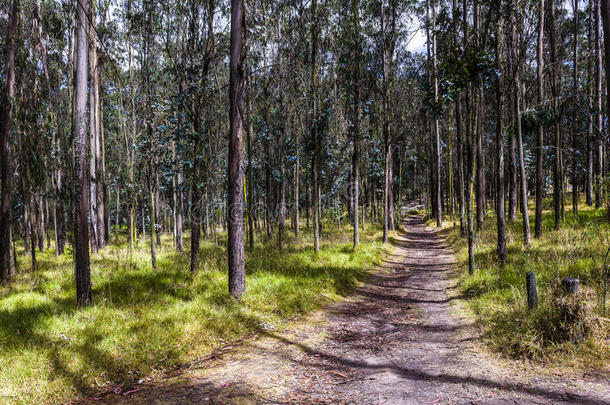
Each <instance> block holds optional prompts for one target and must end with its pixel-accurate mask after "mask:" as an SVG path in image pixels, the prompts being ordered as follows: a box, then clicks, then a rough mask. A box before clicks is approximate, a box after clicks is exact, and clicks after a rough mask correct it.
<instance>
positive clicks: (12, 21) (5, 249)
mask: <svg viewBox="0 0 610 405" xmlns="http://www.w3.org/2000/svg"><path fill="white" fill-rule="evenodd" d="M18 24H19V0H11V9H10V13H9V20H8V32H7V36H6V61H5V63H6V81H5V83H4V92H3V94H2V101H1V102H2V111H3V112H2V122H1V123H0V193H1V194H0V281H3V280H7V279H8V278H9V277H10V275H11V274H10V273H11V238H10V230H11V180H12V179H11V142H12V139H11V132H12V130H13V111H14V108H15V43H16V38H17V26H18Z"/></svg>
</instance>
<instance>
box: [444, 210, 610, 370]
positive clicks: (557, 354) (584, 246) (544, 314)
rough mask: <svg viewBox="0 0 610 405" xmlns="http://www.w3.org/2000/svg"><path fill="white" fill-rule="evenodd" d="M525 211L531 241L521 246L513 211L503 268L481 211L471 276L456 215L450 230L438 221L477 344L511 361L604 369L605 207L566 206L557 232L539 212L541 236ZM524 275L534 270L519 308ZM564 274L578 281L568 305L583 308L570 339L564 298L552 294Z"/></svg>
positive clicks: (490, 220)
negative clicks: (534, 298) (574, 300)
mask: <svg viewBox="0 0 610 405" xmlns="http://www.w3.org/2000/svg"><path fill="white" fill-rule="evenodd" d="M531 208H533V207H530V224H531V230H532V241H531V245H530V246H529V247H528V248H525V247H524V246H523V222H522V219H521V214H520V213H519V216H518V219H517V221H515V222H513V223H510V222H507V234H506V235H507V252H508V256H507V261H506V264H505V265H504V266H503V267H500V266H499V264H498V259H497V255H496V244H497V233H496V231H497V230H496V218H495V216H493V215H492V214H491V212H488V217H487V218H486V220H485V224H484V227H483V229H482V230H481V231H480V232H479V233H478V236H477V244H476V248H475V263H476V271H475V274H474V275H473V276H470V275H468V249H467V241H466V239H465V238H461V237H460V230H459V219H457V220H456V222H457V226H455V227H454V224H453V222H454V221H453V220H451V221H449V222H448V223H446V224H445V228H444V229H443V231H442V232H444V233H445V234H446V235H447V237H448V239H449V240H450V242H452V244H453V246H455V247H456V254H457V259H458V263H459V271H460V275H459V277H460V287H459V288H460V290H461V294H462V295H463V297H465V298H466V299H467V302H468V307H469V308H470V309H471V310H472V312H473V313H474V315H475V317H476V319H477V321H478V324H479V325H480V326H481V328H482V331H483V338H484V340H485V342H486V343H487V344H488V345H489V346H490V347H491V348H492V349H494V350H495V351H498V352H500V353H502V354H504V355H506V356H508V357H512V358H528V359H536V360H540V361H545V362H546V363H547V364H555V365H558V366H559V365H563V366H574V367H593V368H599V369H603V368H608V365H609V364H610V340H609V338H610V321H609V320H608V319H607V318H608V310H607V309H606V312H604V309H603V307H604V305H603V302H602V300H603V298H602V297H603V293H602V289H603V278H604V273H603V259H604V255H605V253H606V251H607V249H608V246H607V245H608V241H609V240H610V239H609V238H608V237H607V236H608V235H610V224H608V222H607V219H606V216H605V211H604V210H596V209H593V208H589V207H586V206H584V204H582V205H581V209H580V215H579V217H578V219H575V218H573V216H572V213H571V207H566V215H565V220H564V222H562V224H561V227H560V229H559V230H554V229H553V225H554V222H553V221H554V219H553V213H552V212H550V211H545V212H544V216H543V220H544V221H543V222H544V227H543V229H544V232H543V236H542V237H541V238H540V239H535V238H534V237H533V236H534V235H533V231H534V216H533V211H532V210H531ZM527 272H534V274H535V275H536V279H537V286H538V297H539V308H538V309H537V310H528V309H527V293H526V289H525V276H526V274H527ZM565 277H575V278H578V279H580V284H581V290H582V294H580V295H579V297H578V299H579V300H581V302H580V303H579V304H578V305H577V306H576V307H574V308H576V310H578V311H584V310H586V311H587V312H586V316H587V318H586V319H583V320H582V321H579V322H581V323H583V322H584V323H586V325H585V324H584V323H583V325H584V326H583V325H580V326H579V325H575V326H574V327H575V328H581V329H582V331H581V332H582V333H581V332H578V333H579V334H580V335H579V336H581V337H583V338H582V339H580V338H579V339H575V338H573V336H572V335H571V334H573V333H574V332H570V331H567V330H566V328H568V325H567V324H566V322H565V319H564V318H565V312H566V307H565V302H563V303H562V301H561V299H562V298H561V296H560V295H558V293H557V291H558V286H559V285H560V282H561V279H563V278H565ZM606 304H607V303H606ZM581 307H582V308H581ZM562 308H563V309H562ZM606 308H608V305H606ZM583 313H584V312H583ZM583 316H584V315H583ZM583 328H584V329H583ZM585 332H586V333H585Z"/></svg>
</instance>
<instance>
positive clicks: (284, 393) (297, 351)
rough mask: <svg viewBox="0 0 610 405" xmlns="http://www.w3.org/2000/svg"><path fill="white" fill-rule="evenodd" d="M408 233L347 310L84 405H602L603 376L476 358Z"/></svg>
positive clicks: (425, 231)
mask: <svg viewBox="0 0 610 405" xmlns="http://www.w3.org/2000/svg"><path fill="white" fill-rule="evenodd" d="M406 227H407V232H406V234H404V235H402V236H400V237H398V238H396V239H395V240H393V241H392V243H393V244H394V245H395V246H396V250H395V252H394V254H392V255H390V256H389V257H387V258H386V260H385V261H384V264H383V266H380V268H379V269H377V270H375V271H374V272H373V274H372V275H371V276H370V277H369V278H368V280H367V282H366V283H365V284H364V285H363V286H362V287H361V288H359V289H358V290H357V292H356V294H355V295H353V296H352V297H350V298H349V299H347V300H345V301H342V302H340V303H335V304H333V305H330V306H329V307H328V308H326V309H325V310H323V311H319V312H317V313H315V314H313V315H312V316H310V317H308V318H307V319H305V320H302V321H300V322H298V323H296V324H293V325H292V326H290V327H289V328H287V329H286V330H282V331H279V332H278V331H273V330H271V331H264V332H261V335H260V336H258V337H255V338H250V339H247V340H245V341H243V342H241V343H240V344H238V345H236V347H233V348H231V349H229V350H226V351H224V352H222V353H220V354H218V355H217V356H214V357H213V358H212V359H209V360H207V361H200V362H194V363H193V364H191V365H190V366H189V367H186V368H183V369H181V370H179V371H176V372H175V373H174V374H173V375H172V374H171V373H170V374H169V375H165V376H164V377H163V378H157V379H154V380H152V381H151V382H148V383H143V384H140V385H138V386H135V387H130V388H121V389H119V390H117V393H116V394H110V395H106V396H104V397H103V398H101V399H98V398H96V400H95V401H93V400H91V403H121V404H192V403H197V404H259V403H273V404H276V403H277V404H312V403H327V404H437V403H438V404H610V382H609V379H608V376H607V375H606V376H604V375H595V374H594V373H593V374H582V373H579V374H574V372H566V371H562V372H557V371H556V370H547V369H545V368H544V367H541V366H537V365H534V364H530V363H524V362H518V361H511V360H506V359H500V358H497V357H495V356H493V355H492V354H490V353H488V352H487V351H486V350H485V349H484V348H482V344H481V341H480V338H479V336H478V335H477V333H476V328H474V327H473V325H472V323H471V322H472V321H471V320H470V319H469V318H468V317H466V316H464V315H461V316H459V317H458V315H456V313H458V312H460V313H463V312H464V311H456V310H455V308H456V307H454V306H452V304H457V307H458V308H459V306H460V305H462V303H461V300H460V297H459V296H458V295H457V293H456V290H455V288H454V287H455V281H454V280H453V277H451V273H452V270H453V269H454V258H453V256H452V254H451V250H450V249H449V247H448V246H447V245H446V244H445V241H444V240H443V239H442V238H441V237H440V236H439V235H438V234H437V233H436V232H435V231H434V230H432V229H429V228H426V227H425V226H424V225H423V224H422V222H421V220H420V219H419V218H415V217H412V218H410V219H409V220H408V221H407V224H406ZM134 390H135V391H134ZM130 391H131V392H130Z"/></svg>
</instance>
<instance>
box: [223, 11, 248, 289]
mask: <svg viewBox="0 0 610 405" xmlns="http://www.w3.org/2000/svg"><path fill="white" fill-rule="evenodd" d="M244 25H245V15H244V4H243V0H232V1H231V54H230V55H231V57H230V89H229V107H230V110H229V116H230V123H231V131H230V135H229V152H228V153H229V167H228V191H227V197H228V199H227V208H228V216H227V218H228V241H227V245H228V246H227V254H228V259H229V260H228V261H229V293H230V294H231V295H232V296H234V297H235V298H238V299H239V298H240V297H242V296H243V295H244V294H245V292H246V271H245V257H244V256H245V253H244V237H243V199H244V195H243V183H244V169H243V162H244V151H243V140H244V139H243V138H244V123H243V111H244V95H243V92H244V89H243V86H244V71H243V59H242V58H243V40H244V31H243V29H244Z"/></svg>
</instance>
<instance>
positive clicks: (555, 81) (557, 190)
mask: <svg viewBox="0 0 610 405" xmlns="http://www.w3.org/2000/svg"><path fill="white" fill-rule="evenodd" d="M548 4H549V11H550V13H549V14H550V15H549V27H548V29H549V37H550V38H549V41H550V43H551V55H550V56H551V92H552V93H553V130H554V134H555V145H554V146H555V147H554V150H555V164H554V170H553V208H554V211H555V229H559V224H560V223H561V218H562V209H561V202H562V194H563V176H562V168H561V115H560V111H559V92H560V88H559V87H560V85H561V84H560V83H559V80H560V77H559V76H560V74H559V72H558V70H559V66H558V64H559V61H558V58H557V38H556V36H557V34H556V31H555V0H549V2H548Z"/></svg>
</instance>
